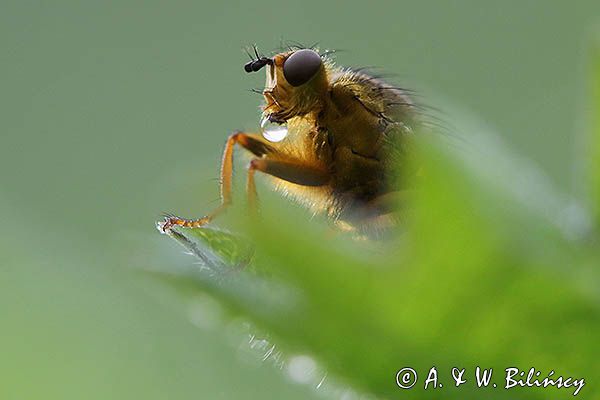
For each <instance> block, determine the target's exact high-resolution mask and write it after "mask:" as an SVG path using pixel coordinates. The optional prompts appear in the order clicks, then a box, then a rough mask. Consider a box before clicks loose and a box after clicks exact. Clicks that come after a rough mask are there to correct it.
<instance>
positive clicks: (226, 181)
mask: <svg viewBox="0 0 600 400" xmlns="http://www.w3.org/2000/svg"><path fill="white" fill-rule="evenodd" d="M236 144H237V145H240V146H242V147H243V148H245V149H246V150H248V151H250V152H251V153H253V154H254V155H255V156H257V157H263V156H265V155H267V154H273V153H275V151H276V150H275V149H274V148H273V147H272V146H271V145H269V144H268V143H266V142H265V141H264V140H263V139H262V137H261V136H260V135H257V134H250V133H244V132H236V133H234V134H232V135H231V136H229V138H228V139H227V142H226V144H225V150H224V151H223V159H222V161H221V174H220V180H219V185H220V189H221V204H220V205H219V207H217V208H216V209H215V210H213V211H212V212H210V213H208V214H207V215H205V216H203V217H201V218H198V219H185V218H180V217H177V216H173V215H167V216H166V217H165V219H164V221H163V222H162V223H160V224H159V226H158V227H159V229H160V230H161V231H162V232H163V233H167V232H168V231H169V230H170V229H171V228H172V227H173V226H182V227H186V228H197V227H200V226H203V225H206V224H208V223H209V222H211V221H212V220H213V219H214V218H215V217H216V216H217V215H219V214H220V213H222V212H223V211H225V209H226V208H227V207H228V206H229V205H230V204H231V197H232V196H231V181H232V176H233V149H234V147H235V145H236Z"/></svg>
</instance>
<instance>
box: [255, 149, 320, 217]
mask: <svg viewBox="0 0 600 400" xmlns="http://www.w3.org/2000/svg"><path fill="white" fill-rule="evenodd" d="M256 171H260V172H262V173H264V174H267V175H271V176H274V177H276V178H279V179H281V180H284V181H287V182H291V183H295V184H298V185H302V186H323V185H326V184H328V183H329V182H330V180H331V176H330V174H329V171H327V170H326V169H324V168H320V167H318V166H315V165H312V164H309V163H306V162H302V161H300V160H294V159H292V160H281V159H276V158H269V156H268V155H266V156H264V157H263V158H255V159H253V160H252V161H251V162H250V166H249V167H248V180H247V181H246V193H247V196H248V204H249V205H250V207H251V210H252V211H253V212H256V209H257V198H258V197H257V194H256V185H255V183H254V174H255V172H256Z"/></svg>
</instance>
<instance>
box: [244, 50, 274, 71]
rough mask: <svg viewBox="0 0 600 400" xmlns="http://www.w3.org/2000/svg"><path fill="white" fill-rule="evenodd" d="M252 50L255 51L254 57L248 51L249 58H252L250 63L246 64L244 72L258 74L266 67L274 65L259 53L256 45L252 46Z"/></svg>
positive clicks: (269, 59)
mask: <svg viewBox="0 0 600 400" xmlns="http://www.w3.org/2000/svg"><path fill="white" fill-rule="evenodd" d="M252 49H253V50H254V55H252V54H251V53H250V51H249V50H248V49H246V53H247V54H248V57H250V61H248V62H247V63H246V64H244V71H246V72H248V73H250V72H256V71H260V70H261V69H262V68H263V67H264V66H265V65H273V60H272V59H271V58H268V57H265V56H263V55H261V54H260V53H259V52H258V48H257V47H256V45H255V44H254V45H252ZM255 57H256V58H255Z"/></svg>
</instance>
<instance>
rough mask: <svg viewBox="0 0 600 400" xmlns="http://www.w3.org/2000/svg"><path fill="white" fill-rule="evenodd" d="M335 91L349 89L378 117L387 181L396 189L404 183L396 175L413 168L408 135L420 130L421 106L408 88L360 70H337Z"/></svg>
mask: <svg viewBox="0 0 600 400" xmlns="http://www.w3.org/2000/svg"><path fill="white" fill-rule="evenodd" d="M332 86H333V88H334V90H335V89H336V88H337V89H340V90H343V91H350V92H351V95H352V97H353V98H354V99H355V100H356V101H358V102H360V103H361V104H362V106H363V107H365V108H366V109H367V110H369V111H370V113H371V114H373V115H374V116H375V117H376V118H378V124H377V125H378V126H379V129H380V133H381V135H382V141H383V142H382V148H383V149H384V151H383V155H384V160H383V161H384V162H385V163H386V164H387V167H388V168H387V171H386V172H387V174H388V176H387V181H388V183H389V185H390V186H391V187H393V188H395V189H401V188H402V187H404V186H405V183H404V182H405V181H406V180H405V179H404V178H403V177H402V176H399V174H398V171H400V172H402V175H404V176H406V175H407V174H409V175H411V174H413V173H414V171H410V170H411V169H413V167H411V166H409V165H408V164H409V163H407V160H406V158H407V154H408V153H409V149H408V147H409V146H410V142H411V137H412V136H413V135H414V134H415V132H416V131H417V130H418V129H420V124H421V121H420V117H421V112H420V111H421V110H422V108H421V106H420V105H418V104H417V103H416V102H415V101H414V100H413V99H412V98H411V93H412V92H411V91H409V90H407V89H403V88H400V87H396V86H392V85H390V84H388V83H386V82H385V81H383V80H382V79H380V78H378V77H374V76H371V75H368V74H366V73H364V72H362V71H354V70H339V71H337V72H336V73H333V74H332Z"/></svg>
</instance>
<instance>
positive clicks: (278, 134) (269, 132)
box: [260, 118, 288, 143]
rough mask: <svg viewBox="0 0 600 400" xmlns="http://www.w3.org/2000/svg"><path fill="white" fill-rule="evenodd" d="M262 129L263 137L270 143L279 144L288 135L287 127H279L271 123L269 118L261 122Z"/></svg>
mask: <svg viewBox="0 0 600 400" xmlns="http://www.w3.org/2000/svg"><path fill="white" fill-rule="evenodd" d="M260 127H261V129H262V135H263V137H264V138H265V139H267V140H268V141H269V142H273V143H277V142H281V141H282V140H283V139H285V137H286V136H287V134H288V130H287V126H286V125H279V124H276V123H274V122H271V121H269V119H268V118H263V119H262V120H261V121H260Z"/></svg>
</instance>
